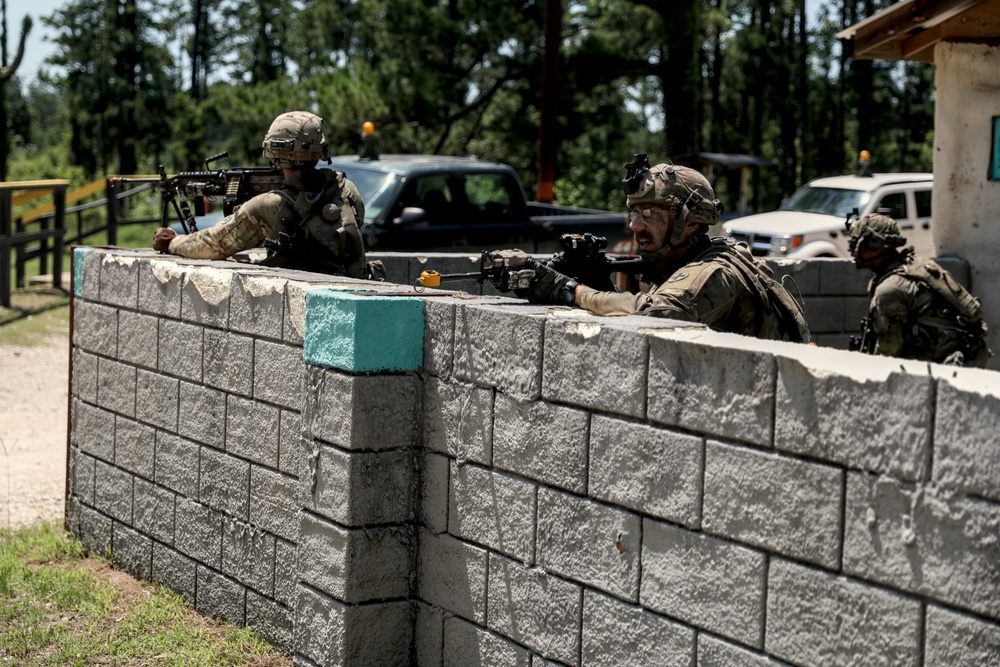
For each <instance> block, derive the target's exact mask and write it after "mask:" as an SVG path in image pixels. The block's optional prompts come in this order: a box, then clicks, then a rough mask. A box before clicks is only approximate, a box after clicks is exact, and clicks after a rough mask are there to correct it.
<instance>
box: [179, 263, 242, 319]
mask: <svg viewBox="0 0 1000 667" xmlns="http://www.w3.org/2000/svg"><path fill="white" fill-rule="evenodd" d="M233 275H234V273H233V271H232V270H231V269H228V268H226V269H217V268H212V267H207V266H204V267H197V268H195V267H192V268H189V269H188V270H187V271H186V272H185V276H184V283H183V285H182V286H181V319H184V320H187V321H189V322H195V323H198V324H204V325H206V326H210V327H215V328H218V329H225V328H226V327H228V326H229V303H230V301H231V300H232V293H233Z"/></svg>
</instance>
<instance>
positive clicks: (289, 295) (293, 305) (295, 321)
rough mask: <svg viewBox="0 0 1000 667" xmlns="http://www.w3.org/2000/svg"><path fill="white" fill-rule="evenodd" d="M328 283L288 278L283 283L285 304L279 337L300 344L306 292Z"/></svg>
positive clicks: (303, 335) (303, 326)
mask: <svg viewBox="0 0 1000 667" xmlns="http://www.w3.org/2000/svg"><path fill="white" fill-rule="evenodd" d="M327 286H328V285H326V284H323V285H317V284H315V283H309V282H302V281H293V280H289V281H288V282H287V283H286V284H285V305H284V313H283V314H282V322H281V337H282V340H284V341H285V342H286V343H288V344H289V345H297V346H299V347H301V346H302V343H303V342H304V341H305V334H306V294H307V293H309V292H310V291H312V290H317V289H323V288H324V287H327Z"/></svg>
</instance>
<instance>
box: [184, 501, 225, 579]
mask: <svg viewBox="0 0 1000 667" xmlns="http://www.w3.org/2000/svg"><path fill="white" fill-rule="evenodd" d="M176 512H177V514H176V516H177V524H176V525H177V528H176V533H175V535H174V546H176V547H177V550H178V551H180V552H181V553H183V554H185V555H187V556H190V557H191V558H194V559H195V560H196V561H198V562H200V563H204V564H205V565H208V566H209V567H211V568H213V569H215V570H219V569H221V566H222V514H220V513H219V512H216V511H215V510H213V509H211V508H210V507H208V506H206V505H202V504H201V503H197V502H195V501H193V500H188V499H187V498H178V499H177V504H176Z"/></svg>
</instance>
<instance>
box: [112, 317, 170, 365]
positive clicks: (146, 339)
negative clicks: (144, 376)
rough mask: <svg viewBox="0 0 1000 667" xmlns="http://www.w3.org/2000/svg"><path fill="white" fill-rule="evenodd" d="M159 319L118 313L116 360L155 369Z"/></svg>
mask: <svg viewBox="0 0 1000 667" xmlns="http://www.w3.org/2000/svg"><path fill="white" fill-rule="evenodd" d="M159 321H160V320H159V318H158V317H155V316H153V315H143V314H142V313H133V312H131V311H128V310H123V311H121V312H120V313H118V341H119V345H118V359H119V360H121V361H124V362H126V363H129V364H134V365H136V366H142V367H145V368H156V359H157V355H156V344H157V341H158V338H159V334H158V323H159Z"/></svg>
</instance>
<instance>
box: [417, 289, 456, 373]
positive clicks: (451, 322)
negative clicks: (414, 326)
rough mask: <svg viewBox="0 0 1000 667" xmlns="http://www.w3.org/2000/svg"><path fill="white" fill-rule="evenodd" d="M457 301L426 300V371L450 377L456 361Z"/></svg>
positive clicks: (445, 299) (446, 299)
mask: <svg viewBox="0 0 1000 667" xmlns="http://www.w3.org/2000/svg"><path fill="white" fill-rule="evenodd" d="M455 302H456V299H448V298H435V299H424V370H425V371H427V372H428V373H430V374H431V375H436V376H438V377H449V376H450V375H451V373H452V368H453V364H454V361H455Z"/></svg>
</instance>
